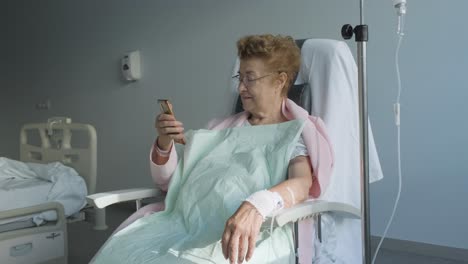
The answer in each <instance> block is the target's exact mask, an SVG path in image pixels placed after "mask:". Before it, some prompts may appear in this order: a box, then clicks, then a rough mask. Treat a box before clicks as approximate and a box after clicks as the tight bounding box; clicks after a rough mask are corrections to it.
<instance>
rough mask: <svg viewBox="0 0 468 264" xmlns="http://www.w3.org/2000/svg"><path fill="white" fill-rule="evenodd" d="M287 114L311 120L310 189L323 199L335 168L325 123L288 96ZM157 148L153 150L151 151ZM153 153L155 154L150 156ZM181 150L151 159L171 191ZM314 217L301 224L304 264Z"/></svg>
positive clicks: (234, 119) (307, 136)
mask: <svg viewBox="0 0 468 264" xmlns="http://www.w3.org/2000/svg"><path fill="white" fill-rule="evenodd" d="M282 111H283V115H284V116H285V117H286V118H287V119H288V120H292V119H303V120H305V119H308V120H309V121H307V123H306V125H305V126H304V130H303V131H302V137H303V139H304V143H305V145H306V147H307V151H308V153H309V158H310V162H311V164H312V168H313V171H314V173H313V176H312V177H313V184H312V188H311V189H310V190H309V194H310V196H311V198H319V197H320V194H321V193H322V192H323V191H324V190H325V189H326V188H327V186H328V183H329V182H330V175H331V173H332V169H333V148H332V145H331V143H330V140H329V138H328V135H327V132H326V129H325V125H324V123H323V121H322V120H321V119H320V118H319V117H314V116H309V114H308V112H307V111H306V110H304V109H303V108H302V107H300V106H298V105H297V104H295V103H294V102H293V101H291V100H289V99H287V100H285V101H283V105H282ZM247 118H248V113H247V112H241V113H238V114H236V115H233V116H230V117H228V118H225V119H217V120H212V121H211V122H210V123H209V124H208V126H207V128H208V129H214V130H221V129H225V128H230V127H238V126H241V125H242V124H243V123H244V122H245V120H247ZM152 151H153V149H151V152H152ZM150 156H151V155H150ZM177 160H178V158H177V153H176V151H175V147H174V144H173V146H172V149H171V153H170V156H169V160H168V161H167V162H166V164H164V165H156V164H155V163H154V162H152V161H151V158H150V167H151V175H152V177H153V180H154V182H155V183H156V185H158V187H159V188H161V189H162V190H165V191H167V189H168V186H169V183H170V180H171V176H172V173H173V172H174V171H175V169H176V166H177ZM313 228H314V226H313V220H312V219H310V220H305V221H301V222H300V224H299V244H300V248H305V249H306V250H307V251H306V250H301V249H300V250H299V260H300V263H312V257H313V254H312V252H313V250H312V247H313V238H311V236H312V235H313V234H314V229H313Z"/></svg>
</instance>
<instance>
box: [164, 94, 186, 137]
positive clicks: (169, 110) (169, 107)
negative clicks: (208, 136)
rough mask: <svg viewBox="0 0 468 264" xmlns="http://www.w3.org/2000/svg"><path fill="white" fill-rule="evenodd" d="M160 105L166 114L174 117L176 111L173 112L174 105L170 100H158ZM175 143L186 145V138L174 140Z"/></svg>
mask: <svg viewBox="0 0 468 264" xmlns="http://www.w3.org/2000/svg"><path fill="white" fill-rule="evenodd" d="M158 103H159V105H160V107H161V111H162V112H163V113H164V114H167V115H172V116H174V111H173V110H172V104H171V103H170V102H169V100H168V99H158ZM174 141H175V142H177V143H179V144H183V145H185V139H184V138H181V139H174Z"/></svg>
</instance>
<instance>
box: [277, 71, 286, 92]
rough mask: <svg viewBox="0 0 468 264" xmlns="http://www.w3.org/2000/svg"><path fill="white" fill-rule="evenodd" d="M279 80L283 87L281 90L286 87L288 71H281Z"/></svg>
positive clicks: (280, 85)
mask: <svg viewBox="0 0 468 264" xmlns="http://www.w3.org/2000/svg"><path fill="white" fill-rule="evenodd" d="M277 80H278V81H279V87H281V91H283V90H284V89H286V85H287V82H288V74H287V73H286V72H280V73H279V76H278V79H277Z"/></svg>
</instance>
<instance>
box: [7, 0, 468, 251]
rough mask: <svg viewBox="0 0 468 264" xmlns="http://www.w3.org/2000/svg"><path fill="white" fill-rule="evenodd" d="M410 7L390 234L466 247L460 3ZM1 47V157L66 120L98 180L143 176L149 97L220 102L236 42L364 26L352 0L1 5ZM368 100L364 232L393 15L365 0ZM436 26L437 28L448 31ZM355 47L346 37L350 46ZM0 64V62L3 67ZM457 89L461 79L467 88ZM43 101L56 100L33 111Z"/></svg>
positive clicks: (202, 118) (219, 108) (383, 193)
mask: <svg viewBox="0 0 468 264" xmlns="http://www.w3.org/2000/svg"><path fill="white" fill-rule="evenodd" d="M449 2H450V5H449V4H446V5H445V6H441V4H440V1H435V0H430V1H429V0H419V1H418V0H414V1H410V3H409V11H408V18H407V25H406V33H407V34H406V36H405V39H404V42H403V45H402V48H401V60H400V61H401V71H402V79H403V87H404V91H403V94H402V96H403V97H402V158H403V176H404V185H403V193H402V197H401V203H400V207H399V209H398V211H397V214H396V218H395V221H394V224H393V226H392V228H391V229H390V232H389V237H392V238H396V239H405V240H411V241H418V242H425V243H431V244H436V245H444V246H451V247H459V248H468V246H467V245H468V232H467V229H466V228H465V227H464V225H463V224H462V222H464V221H465V220H464V219H466V218H468V210H467V209H468V206H467V204H466V203H464V202H463V200H462V199H463V198H461V197H463V194H464V193H466V187H467V186H468V178H467V177H463V176H464V175H466V171H467V170H468V165H467V164H468V157H467V154H466V152H465V151H464V150H465V148H467V147H468V143H467V139H466V138H464V137H462V135H466V131H467V128H468V126H467V122H466V121H465V120H464V119H463V118H462V114H463V113H466V112H468V111H467V110H468V109H467V108H468V107H467V106H466V104H463V100H464V99H465V98H468V91H467V90H466V87H467V80H466V79H464V78H463V77H464V69H467V68H468V65H467V64H468V60H467V53H466V52H465V51H464V45H465V43H466V38H467V35H466V34H463V27H462V25H461V23H462V22H463V21H462V13H461V12H462V11H463V10H466V9H468V2H466V1H464V0H452V1H449ZM3 6H4V7H5V8H2V10H3V11H2V12H5V11H6V12H7V13H6V14H4V15H3V16H2V18H1V19H2V22H3V23H2V25H6V27H2V40H5V41H2V43H1V45H2V46H0V47H1V48H2V50H3V51H4V54H3V55H4V57H6V60H4V61H6V62H7V65H8V67H7V68H6V70H2V71H1V72H2V75H0V76H2V77H3V76H4V75H5V76H4V77H3V78H2V79H1V80H0V87H1V91H2V93H1V97H0V118H1V122H0V131H1V137H0V155H2V156H8V157H11V158H18V150H17V145H18V134H17V133H18V130H19V128H20V126H21V124H23V123H25V122H33V121H34V122H35V121H38V120H46V118H47V117H49V116H57V115H59V116H60V115H63V116H70V117H72V118H73V120H74V121H77V122H85V123H91V124H93V125H94V126H95V127H96V129H97V131H98V140H99V148H98V152H99V153H98V158H99V168H98V174H99V176H98V177H99V179H98V190H100V191H106V190H114V189H119V188H128V187H140V186H151V180H150V176H149V169H148V151H149V147H150V145H151V144H152V141H153V140H154V137H155V131H154V128H153V123H154V117H155V115H156V114H157V113H158V111H159V110H158V106H157V105H156V99H157V98H164V97H166V98H170V99H171V100H172V101H173V103H174V107H175V111H176V115H177V117H178V118H179V119H180V120H181V121H183V122H184V123H185V127H186V129H192V128H194V129H195V128H200V127H202V126H203V125H204V124H205V123H206V122H207V121H208V120H209V119H210V118H212V117H215V116H222V115H225V114H226V113H228V112H229V110H230V108H231V105H232V97H231V96H230V93H229V89H228V84H229V81H230V73H231V69H232V64H233V58H234V56H235V41H236V40H237V39H238V38H239V37H240V36H242V35H245V34H249V33H265V32H271V33H282V34H288V35H292V36H293V37H295V38H306V37H318V38H335V39H340V33H339V32H340V28H341V25H342V24H345V23H351V24H357V23H358V22H359V18H358V15H359V6H358V1H344V0H341V1H340V0H328V1H324V0H315V1H312V0H309V1H305V0H301V1H299V0H297V1H288V2H286V1H280V0H257V1H247V0H242V1H215V0H200V1H190V0H174V1H164V2H163V1H138V2H137V1H123V0H120V1H110V0H107V1H58V0H56V1H52V0H49V1H13V0H10V1H6V3H5V4H4V5H3ZM365 11H366V23H367V24H369V25H370V42H369V45H368V56H369V58H368V74H369V80H368V83H369V108H370V111H371V120H372V122H373V129H374V135H375V137H376V142H377V144H378V150H379V154H380V156H381V162H382V167H383V170H384V174H385V176H386V177H385V179H384V180H382V181H381V182H378V183H375V184H373V185H372V190H371V191H372V193H371V194H372V195H371V199H372V200H371V203H372V212H371V216H372V220H373V221H372V233H373V234H374V235H381V234H382V233H383V229H384V224H385V221H386V220H387V219H388V217H389V215H390V211H391V209H392V205H393V201H394V198H395V195H396V189H397V174H396V173H397V170H396V145H395V144H396V130H395V127H394V125H393V116H392V105H393V102H394V101H395V99H394V98H395V97H396V78H395V70H394V58H393V57H394V50H395V46H396V36H395V33H394V32H395V21H396V17H395V12H394V10H393V8H392V6H391V1H366V10H365ZM443 30H444V31H443ZM349 44H350V46H351V48H352V50H353V52H354V50H355V44H354V43H353V42H352V41H350V42H349ZM135 49H138V50H140V51H141V55H142V62H143V78H142V80H140V81H138V82H135V83H126V82H123V81H122V80H121V77H120V74H119V68H118V65H119V64H118V63H119V59H120V58H121V56H122V55H123V54H124V53H125V52H127V51H130V50H135ZM2 67H5V66H4V65H2ZM464 88H465V89H464ZM46 99H50V100H51V102H52V108H51V109H50V110H47V111H44V110H42V111H37V110H35V108H34V106H35V104H37V103H39V102H43V101H45V100H46Z"/></svg>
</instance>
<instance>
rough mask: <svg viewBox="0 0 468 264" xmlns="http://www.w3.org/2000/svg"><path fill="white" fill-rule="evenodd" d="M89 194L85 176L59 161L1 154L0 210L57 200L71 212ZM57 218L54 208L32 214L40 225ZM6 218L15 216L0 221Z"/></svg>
mask: <svg viewBox="0 0 468 264" xmlns="http://www.w3.org/2000/svg"><path fill="white" fill-rule="evenodd" d="M86 195H87V189H86V183H85V181H84V179H83V178H82V177H80V176H79V175H78V173H77V172H76V171H75V170H74V169H72V168H70V167H67V166H64V165H63V164H61V163H60V162H53V163H49V164H37V163H24V162H20V161H15V160H11V159H8V158H3V157H0V211H4V210H10V209H16V208H22V207H27V206H34V205H38V204H41V203H45V202H51V201H56V202H60V203H61V204H62V205H63V206H64V209H65V215H66V216H70V215H72V214H74V213H76V212H78V211H79V210H80V209H81V208H83V206H84V205H85V204H86ZM23 219H24V218H23ZM56 219H57V215H56V213H55V211H47V212H42V213H40V214H37V215H34V216H33V221H34V222H35V223H36V224H37V225H40V224H42V222H43V221H44V220H45V221H53V220H56ZM15 220H18V219H15ZM6 222H12V220H11V219H10V220H2V221H1V222H0V223H1V224H4V223H6Z"/></svg>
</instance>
